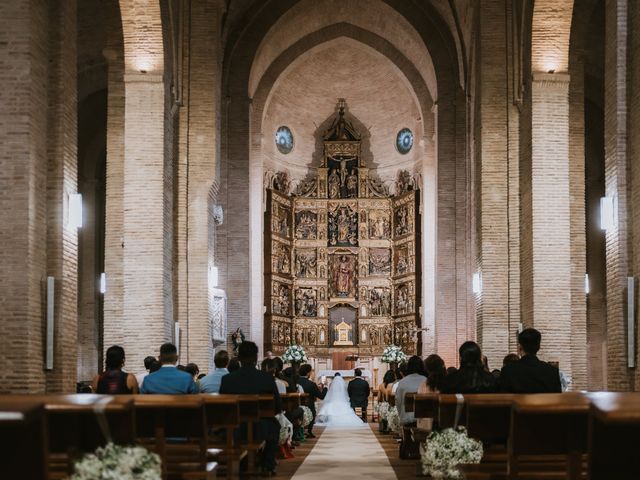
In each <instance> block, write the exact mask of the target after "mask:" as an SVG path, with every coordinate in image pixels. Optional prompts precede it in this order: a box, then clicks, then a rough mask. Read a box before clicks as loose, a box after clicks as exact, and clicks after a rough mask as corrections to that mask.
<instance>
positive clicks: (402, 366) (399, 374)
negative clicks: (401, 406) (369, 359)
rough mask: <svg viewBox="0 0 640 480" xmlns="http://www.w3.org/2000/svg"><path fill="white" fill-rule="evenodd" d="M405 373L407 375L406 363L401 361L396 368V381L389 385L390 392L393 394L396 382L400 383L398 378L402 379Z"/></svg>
mask: <svg viewBox="0 0 640 480" xmlns="http://www.w3.org/2000/svg"><path fill="white" fill-rule="evenodd" d="M407 375H408V370H407V363H406V362H403V363H401V364H400V366H399V367H398V368H397V370H396V381H395V382H393V385H391V393H393V394H394V395H395V393H396V390H397V389H398V383H400V380H402V379H403V378H404V377H406V376H407Z"/></svg>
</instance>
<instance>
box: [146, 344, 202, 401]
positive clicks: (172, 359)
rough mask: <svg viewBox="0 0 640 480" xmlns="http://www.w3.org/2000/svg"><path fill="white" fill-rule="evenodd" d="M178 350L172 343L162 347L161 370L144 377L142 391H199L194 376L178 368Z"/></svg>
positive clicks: (170, 392) (171, 392) (174, 392)
mask: <svg viewBox="0 0 640 480" xmlns="http://www.w3.org/2000/svg"><path fill="white" fill-rule="evenodd" d="M177 362H178V350H177V349H176V346H175V345H174V344H172V343H165V344H164V345H162V346H161V347H160V364H161V365H162V366H161V367H160V370H158V371H157V372H153V373H150V374H149V375H147V376H146V377H145V379H144V383H143V384H142V385H143V387H142V388H141V389H140V393H165V394H180V393H198V387H196V384H195V382H194V381H193V377H192V376H191V375H189V374H188V373H187V372H183V371H180V370H178V369H177V368H176V363H177Z"/></svg>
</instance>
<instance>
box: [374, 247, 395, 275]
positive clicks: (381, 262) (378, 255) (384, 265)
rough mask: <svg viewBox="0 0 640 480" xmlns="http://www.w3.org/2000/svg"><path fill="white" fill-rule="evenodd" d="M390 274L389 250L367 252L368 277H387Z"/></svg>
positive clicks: (379, 249) (380, 249)
mask: <svg viewBox="0 0 640 480" xmlns="http://www.w3.org/2000/svg"><path fill="white" fill-rule="evenodd" d="M390 273H391V250H389V249H388V248H372V249H370V250H369V275H389V274H390Z"/></svg>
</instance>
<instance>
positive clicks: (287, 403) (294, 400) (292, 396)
mask: <svg viewBox="0 0 640 480" xmlns="http://www.w3.org/2000/svg"><path fill="white" fill-rule="evenodd" d="M305 395H306V394H305ZM307 396H308V395H307ZM280 398H281V399H282V408H283V409H284V411H285V412H291V411H292V410H294V409H296V408H298V407H299V406H301V405H302V402H303V397H302V395H301V394H300V393H286V394H284V395H280Z"/></svg>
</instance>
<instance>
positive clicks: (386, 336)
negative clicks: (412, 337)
mask: <svg viewBox="0 0 640 480" xmlns="http://www.w3.org/2000/svg"><path fill="white" fill-rule="evenodd" d="M392 341H393V338H392V335H391V327H385V329H384V344H385V345H391V342H392Z"/></svg>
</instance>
